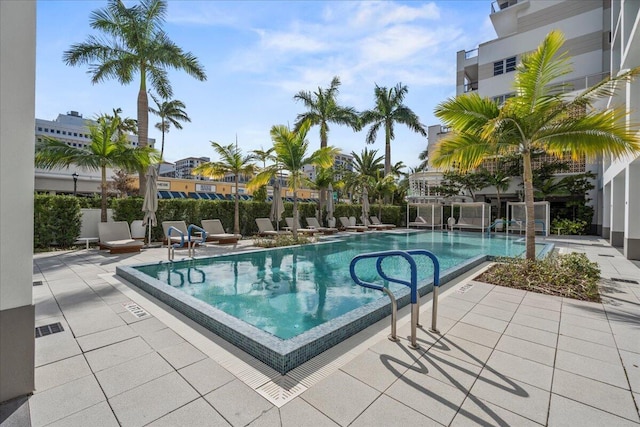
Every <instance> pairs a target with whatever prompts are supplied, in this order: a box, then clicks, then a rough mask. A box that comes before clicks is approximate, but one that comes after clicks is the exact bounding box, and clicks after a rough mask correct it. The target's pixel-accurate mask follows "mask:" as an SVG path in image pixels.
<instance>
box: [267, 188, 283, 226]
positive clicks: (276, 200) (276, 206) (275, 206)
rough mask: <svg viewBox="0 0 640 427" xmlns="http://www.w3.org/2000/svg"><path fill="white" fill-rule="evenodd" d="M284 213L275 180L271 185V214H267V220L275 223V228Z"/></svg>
mask: <svg viewBox="0 0 640 427" xmlns="http://www.w3.org/2000/svg"><path fill="white" fill-rule="evenodd" d="M283 213H284V202H283V201H282V196H281V194H280V183H279V182H278V180H275V181H274V183H273V198H272V200H271V212H270V213H269V219H271V221H275V222H276V228H278V224H280V220H281V219H282V214H283Z"/></svg>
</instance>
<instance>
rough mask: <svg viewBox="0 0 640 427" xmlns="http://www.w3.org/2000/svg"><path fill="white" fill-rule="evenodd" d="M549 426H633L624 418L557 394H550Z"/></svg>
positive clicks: (636, 425) (635, 425)
mask: <svg viewBox="0 0 640 427" xmlns="http://www.w3.org/2000/svg"><path fill="white" fill-rule="evenodd" d="M548 425H549V427H555V426H616V427H625V426H629V427H631V426H634V427H638V424H636V423H632V422H631V421H628V420H626V419H624V418H620V417H618V416H616V415H612V414H610V413H608V412H604V411H601V410H599V409H596V408H594V407H591V406H587V405H584V404H582V403H580V402H576V401H575V400H571V399H567V398H566V397H562V396H559V395H557V394H552V395H551V405H550V407H549V424H548Z"/></svg>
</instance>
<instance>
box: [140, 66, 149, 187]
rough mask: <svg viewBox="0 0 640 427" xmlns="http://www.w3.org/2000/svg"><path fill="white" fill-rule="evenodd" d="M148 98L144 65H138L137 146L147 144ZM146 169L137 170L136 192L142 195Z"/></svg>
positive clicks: (145, 185)
mask: <svg viewBox="0 0 640 427" xmlns="http://www.w3.org/2000/svg"><path fill="white" fill-rule="evenodd" d="M148 139H149V98H148V97H147V75H146V72H145V68H144V66H142V65H141V66H140V90H139V91H138V146H139V147H146V146H147V145H148V144H149V141H148ZM145 172H146V171H138V176H139V180H138V182H139V183H140V188H138V194H139V195H141V196H144V192H145V188H146V187H147V176H146V175H145Z"/></svg>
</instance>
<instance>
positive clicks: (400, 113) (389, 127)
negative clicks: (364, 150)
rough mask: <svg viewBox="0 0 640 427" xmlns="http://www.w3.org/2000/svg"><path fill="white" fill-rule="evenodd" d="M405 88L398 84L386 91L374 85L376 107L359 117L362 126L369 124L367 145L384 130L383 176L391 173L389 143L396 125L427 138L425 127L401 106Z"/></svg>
mask: <svg viewBox="0 0 640 427" xmlns="http://www.w3.org/2000/svg"><path fill="white" fill-rule="evenodd" d="M408 91H409V89H407V86H405V85H403V84H402V83H398V84H397V85H396V86H395V87H392V88H391V89H387V88H386V87H381V86H378V85H376V88H375V91H374V94H375V102H376V105H375V107H374V108H373V109H372V110H366V111H363V112H362V114H361V115H360V120H361V122H362V125H364V126H366V125H369V124H371V127H370V128H369V132H367V144H373V143H374V142H376V138H377V136H378V131H379V130H380V128H381V127H383V128H384V137H385V145H384V174H385V175H389V174H390V173H391V141H393V140H394V139H395V132H394V126H395V124H396V123H400V124H403V125H405V126H407V127H408V128H409V129H411V130H412V131H414V132H416V133H419V134H420V135H422V136H427V130H426V128H425V126H424V125H423V124H422V123H420V118H419V117H418V116H417V115H416V113H414V112H413V110H411V109H410V108H409V107H407V106H406V105H404V104H403V101H404V97H405V96H406V95H407V92H408Z"/></svg>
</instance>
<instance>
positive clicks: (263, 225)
mask: <svg viewBox="0 0 640 427" xmlns="http://www.w3.org/2000/svg"><path fill="white" fill-rule="evenodd" d="M256 225H257V226H258V236H262V237H265V236H288V235H291V232H290V231H288V230H277V231H276V230H274V229H273V224H272V223H271V220H270V219H269V218H256Z"/></svg>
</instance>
